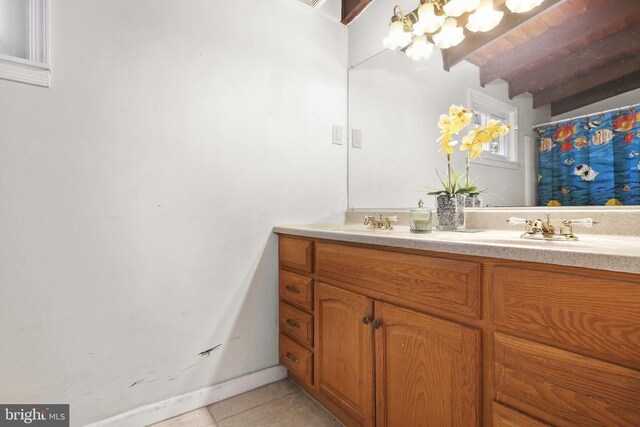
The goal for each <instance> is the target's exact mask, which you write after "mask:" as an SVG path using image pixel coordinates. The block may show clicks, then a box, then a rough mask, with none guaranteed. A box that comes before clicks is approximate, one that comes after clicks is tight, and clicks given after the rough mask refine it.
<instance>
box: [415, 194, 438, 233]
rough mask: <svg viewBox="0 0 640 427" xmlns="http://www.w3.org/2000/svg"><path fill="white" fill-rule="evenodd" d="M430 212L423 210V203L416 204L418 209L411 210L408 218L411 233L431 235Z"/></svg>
mask: <svg viewBox="0 0 640 427" xmlns="http://www.w3.org/2000/svg"><path fill="white" fill-rule="evenodd" d="M432 216H433V214H432V212H431V210H430V209H425V208H424V202H423V201H422V200H420V201H419V202H418V209H411V213H410V218H411V226H410V230H411V232H412V233H431V221H432Z"/></svg>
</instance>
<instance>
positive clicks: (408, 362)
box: [374, 302, 480, 427]
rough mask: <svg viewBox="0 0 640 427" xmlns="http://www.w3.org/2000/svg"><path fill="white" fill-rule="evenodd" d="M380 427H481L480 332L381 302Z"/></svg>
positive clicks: (378, 360) (377, 315)
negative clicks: (478, 426)
mask: <svg viewBox="0 0 640 427" xmlns="http://www.w3.org/2000/svg"><path fill="white" fill-rule="evenodd" d="M374 312H375V319H376V320H377V321H379V322H380V326H379V327H378V328H377V329H376V330H375V353H376V418H377V425H378V426H388V427H395V426H397V427H406V426H433V427H440V426H477V425H479V423H480V331H478V330H476V329H473V328H468V327H466V326H462V325H459V324H456V323H453V322H448V321H445V320H441V319H438V318H435V317H432V316H428V315H425V314H419V313H416V312H415V311H411V310H406V309H402V308H399V307H395V306H393V305H389V304H385V303H381V302H376V303H375V310H374Z"/></svg>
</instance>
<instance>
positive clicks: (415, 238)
mask: <svg viewBox="0 0 640 427" xmlns="http://www.w3.org/2000/svg"><path fill="white" fill-rule="evenodd" d="M273 231H274V232H275V233H281V234H290V235H295V236H302V237H310V238H317V239H327V240H337V241H342V242H353V243H363V244H369V245H384V246H392V247H398V248H408V249H422V250H427V251H434V252H445V253H453V254H462V255H475V256H482V257H492V258H504V259H511V260H517V261H531V262H541V263H548V264H558V265H567V266H574V267H586V268H594V269H599V270H610V271H621V272H627V273H636V274H640V237H625V236H617V235H597V234H591V235H587V234H585V235H579V240H578V241H575V242H564V241H544V240H530V239H521V238H520V234H521V232H519V231H518V230H513V231H504V230H484V231H479V232H470V231H467V232H444V231H435V230H434V231H433V232H432V233H429V234H415V233H411V232H410V231H409V227H408V226H406V225H404V226H403V225H399V226H395V227H394V229H393V230H373V229H370V228H368V227H366V226H364V225H361V224H354V223H348V224H312V225H290V226H278V227H275V228H274V230H273ZM576 234H577V233H576Z"/></svg>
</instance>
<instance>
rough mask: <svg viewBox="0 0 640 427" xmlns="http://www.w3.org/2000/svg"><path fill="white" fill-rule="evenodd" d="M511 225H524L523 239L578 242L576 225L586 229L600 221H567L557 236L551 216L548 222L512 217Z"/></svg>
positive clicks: (509, 221) (510, 219)
mask: <svg viewBox="0 0 640 427" xmlns="http://www.w3.org/2000/svg"><path fill="white" fill-rule="evenodd" d="M507 222H508V223H509V224H511V225H518V224H524V226H525V231H524V233H523V234H522V236H520V237H522V238H523V239H540V238H541V239H544V240H568V241H574V240H578V237H577V236H576V235H575V234H573V226H574V225H583V226H585V227H592V226H594V225H596V224H598V221H594V220H593V218H580V219H565V220H563V221H562V224H561V226H560V231H559V233H558V234H556V229H555V227H554V226H553V225H552V224H551V215H549V214H547V220H546V221H543V220H542V219H536V220H532V219H525V218H516V217H511V218H509V219H508V220H507Z"/></svg>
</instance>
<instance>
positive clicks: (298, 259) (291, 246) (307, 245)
mask: <svg viewBox="0 0 640 427" xmlns="http://www.w3.org/2000/svg"><path fill="white" fill-rule="evenodd" d="M279 243H280V245H279V254H280V263H281V264H282V265H284V266H287V267H290V268H295V269H298V270H302V271H306V272H308V273H311V272H312V271H313V242H312V241H309V240H303V239H294V238H292V237H284V236H280V239H279Z"/></svg>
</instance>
